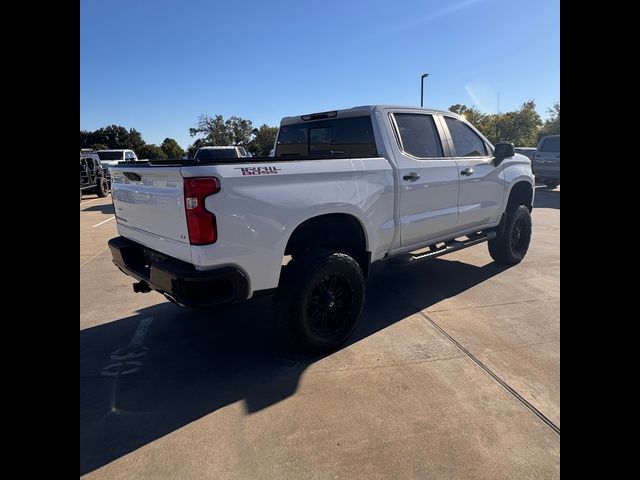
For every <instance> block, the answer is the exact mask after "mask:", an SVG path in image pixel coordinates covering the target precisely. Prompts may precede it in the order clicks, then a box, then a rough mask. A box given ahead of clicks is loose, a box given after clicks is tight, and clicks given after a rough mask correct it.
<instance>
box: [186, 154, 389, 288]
mask: <svg viewBox="0 0 640 480" xmlns="http://www.w3.org/2000/svg"><path fill="white" fill-rule="evenodd" d="M181 173H182V175H183V176H184V177H193V176H215V177H217V178H219V179H220V183H221V190H220V192H218V193H217V194H215V195H212V196H210V197H208V198H207V200H206V208H207V210H209V211H211V212H213V213H214V214H215V216H216V222H217V227H218V240H217V242H216V243H215V244H214V245H210V246H201V247H198V246H192V247H191V253H192V255H191V257H192V262H193V264H194V265H195V266H196V267H197V268H202V269H208V268H212V267H214V266H222V265H233V266H237V267H240V268H241V269H242V270H244V271H245V272H246V273H247V274H248V277H249V279H250V291H251V292H252V293H253V292H254V291H256V290H264V289H269V288H275V287H277V285H278V280H279V276H280V269H281V265H282V260H283V256H284V251H285V247H286V245H287V242H288V240H289V238H290V237H291V234H292V233H293V231H294V230H295V228H296V227H298V226H299V225H300V224H301V223H303V222H304V221H306V220H308V219H310V218H313V217H316V216H319V215H324V214H330V213H345V214H349V215H352V216H354V217H355V218H357V219H358V221H359V222H360V224H361V226H362V227H363V229H364V232H365V236H366V239H367V249H368V250H369V251H371V252H372V260H376V259H378V258H381V257H382V256H383V255H384V253H385V252H386V250H387V249H388V247H389V245H390V244H391V241H392V239H393V233H394V221H393V209H394V203H393V202H394V198H393V195H394V189H393V172H392V169H391V165H390V164H389V162H388V161H387V160H386V159H385V158H384V157H378V158H364V159H327V160H306V161H305V160H302V161H274V162H260V163H253V164H251V163H243V164H227V165H224V164H222V165H211V166H204V165H203V166H197V167H183V168H182V170H181Z"/></svg>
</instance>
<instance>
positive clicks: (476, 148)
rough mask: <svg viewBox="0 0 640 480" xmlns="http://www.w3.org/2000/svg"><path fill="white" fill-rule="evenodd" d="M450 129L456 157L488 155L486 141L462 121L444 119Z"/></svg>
mask: <svg viewBox="0 0 640 480" xmlns="http://www.w3.org/2000/svg"><path fill="white" fill-rule="evenodd" d="M444 121H445V122H446V123H447V127H449V133H450V134H451V140H453V148H454V149H455V151H456V152H455V156H456V157H482V156H485V155H486V154H487V150H486V147H485V144H484V141H483V140H482V139H481V138H480V137H479V136H478V134H477V133H476V132H474V131H473V130H471V129H470V128H469V127H468V126H467V125H465V124H464V123H462V122H461V121H460V120H456V119H455V118H451V117H444Z"/></svg>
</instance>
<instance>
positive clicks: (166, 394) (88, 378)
mask: <svg viewBox="0 0 640 480" xmlns="http://www.w3.org/2000/svg"><path fill="white" fill-rule="evenodd" d="M504 270H505V267H503V266H499V265H497V264H494V263H489V264H487V265H485V266H482V267H478V266H474V265H470V264H466V263H461V262H458V261H451V260H442V259H434V260H431V261H427V262H418V263H415V264H410V265H406V266H402V267H398V266H394V265H390V264H384V263H383V264H376V265H373V267H372V273H371V275H370V278H369V281H368V297H367V302H366V305H365V311H364V314H363V317H362V319H361V322H360V324H359V326H358V328H357V330H356V331H355V332H354V335H353V337H352V338H351V339H350V341H349V343H348V344H352V343H355V342H358V341H360V340H362V339H364V338H366V337H368V336H370V335H373V334H375V333H376V332H378V331H380V330H382V329H384V328H386V327H388V326H390V325H392V324H394V323H396V322H398V321H400V320H403V319H404V318H406V317H408V316H410V315H412V314H414V313H416V311H417V310H421V309H425V308H428V307H429V306H431V305H433V304H435V303H437V302H439V301H441V300H443V299H446V298H449V297H452V296H455V295H457V294H459V293H460V292H463V291H465V290H467V289H469V288H471V287H473V286H475V285H477V284H479V283H482V282H484V281H486V280H487V279H489V278H491V277H493V276H495V275H497V274H499V273H501V272H502V271H504ZM391 286H392V288H393V291H390V290H389V287H391ZM409 289H410V290H411V292H412V295H411V297H412V300H411V301H407V300H406V299H402V298H401V297H399V296H398V294H401V293H402V292H404V291H406V290H409ZM416 292H418V295H416ZM145 319H147V320H145ZM149 319H152V320H149ZM144 327H146V328H147V330H146V334H145V335H142V333H141V328H142V329H143V330H144ZM143 336H144V340H142V337H143ZM132 339H133V340H132ZM128 345H129V348H127V346H128ZM319 359H320V358H318V357H316V358H304V357H296V356H292V355H288V354H287V353H285V351H284V350H283V349H282V348H281V347H280V346H279V342H278V340H277V337H276V335H275V332H274V329H273V314H272V311H271V297H262V298H256V299H253V300H250V301H247V302H244V303H241V304H237V305H232V306H229V307H226V308H221V309H218V310H214V311H197V310H190V309H183V308H179V307H176V306H175V305H173V304H171V303H169V302H166V303H161V304H158V305H155V306H152V307H149V308H144V309H142V310H140V311H139V312H138V314H137V315H134V316H131V317H128V318H124V319H121V320H115V321H112V322H109V323H106V324H103V325H99V326H96V327H92V328H88V329H85V330H81V331H80V474H81V475H83V474H86V473H89V472H91V471H93V470H95V469H97V468H100V467H101V466H103V465H106V464H108V463H110V462H112V461H114V460H116V459H118V458H120V457H122V456H124V455H126V454H128V453H130V452H132V451H134V450H136V449H138V448H140V447H143V446H144V445H146V444H149V443H150V442H153V441H154V440H156V439H158V438H160V437H163V436H165V435H167V434H169V433H171V432H173V431H175V430H178V429H179V428H181V427H184V426H186V425H188V424H189V423H191V422H193V421H196V420H198V419H199V418H201V417H203V416H205V415H208V414H210V413H212V412H215V411H216V410H218V409H220V408H223V407H225V406H227V405H230V404H232V403H235V402H237V401H240V400H243V401H244V406H245V408H246V411H247V413H248V414H251V413H253V412H257V411H259V410H261V409H263V408H266V407H268V406H270V405H273V404H275V403H277V402H279V401H281V400H283V399H286V398H287V397H289V396H291V395H293V394H294V393H295V391H296V389H297V386H298V382H299V380H300V377H301V376H302V374H303V373H304V371H305V369H306V368H307V367H308V366H309V365H311V364H312V363H314V362H316V361H318V360H319Z"/></svg>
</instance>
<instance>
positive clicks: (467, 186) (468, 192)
mask: <svg viewBox="0 0 640 480" xmlns="http://www.w3.org/2000/svg"><path fill="white" fill-rule="evenodd" d="M440 119H442V120H443V123H444V127H446V130H447V131H446V133H447V138H448V140H449V147H450V151H451V156H452V157H451V158H452V159H454V160H455V161H456V164H457V166H458V171H457V173H458V176H459V177H458V178H459V180H460V187H459V193H458V225H457V230H459V231H463V230H467V229H470V228H474V227H482V226H486V225H488V224H491V223H495V222H498V221H499V220H500V215H501V213H502V212H501V208H502V204H503V201H504V200H503V199H504V191H505V187H504V182H502V181H501V180H500V177H499V174H500V170H501V169H500V168H496V166H495V165H494V162H493V155H492V152H491V150H490V147H489V145H487V143H486V142H485V141H484V140H483V139H482V138H481V137H480V135H478V133H477V132H475V131H474V130H473V129H472V128H471V127H470V126H469V125H468V124H466V123H465V122H462V121H460V120H458V119H457V118H454V117H449V116H442V117H440Z"/></svg>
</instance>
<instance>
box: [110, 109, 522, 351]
mask: <svg viewBox="0 0 640 480" xmlns="http://www.w3.org/2000/svg"><path fill="white" fill-rule="evenodd" d="M274 154H275V156H274V157H271V158H264V157H263V158H261V159H255V160H253V161H252V160H251V159H237V160H235V161H229V160H228V159H222V160H220V159H213V160H210V161H207V160H183V161H177V160H170V161H157V162H150V163H148V164H143V165H135V164H131V165H126V164H120V165H117V166H114V167H112V168H111V174H112V197H113V203H114V206H115V215H116V219H117V226H118V232H119V234H120V236H119V237H117V238H114V239H112V240H110V241H109V247H110V248H111V252H112V255H113V261H114V263H115V264H116V265H117V266H118V267H119V268H120V269H121V270H122V271H123V272H124V273H126V274H127V275H130V276H132V277H133V278H135V279H136V280H137V283H135V284H134V291H137V292H146V291H150V290H156V291H158V292H160V293H163V294H164V295H165V296H166V297H167V298H168V299H169V300H171V301H173V302H175V303H177V304H180V305H187V306H196V307H210V306H212V305H217V304H221V303H226V302H234V301H242V300H245V299H247V298H251V297H255V296H257V295H261V294H266V293H274V302H275V309H276V313H277V318H278V322H279V326H280V328H281V330H282V332H283V334H284V336H285V338H287V339H288V340H289V341H290V342H291V343H292V344H293V345H295V346H296V347H298V348H301V349H303V350H306V351H310V352H316V353H317V352H322V351H328V350H332V349H335V348H337V347H338V346H340V345H341V344H342V343H343V342H344V341H345V340H346V339H347V338H348V337H349V335H350V334H351V332H352V331H353V329H354V328H355V326H356V324H357V322H358V319H359V318H360V314H361V312H362V306H363V303H364V299H365V290H366V285H365V279H366V277H367V274H368V272H369V265H370V264H371V263H373V262H377V261H383V260H386V259H388V258H392V257H396V256H400V255H411V258H412V259H413V260H428V259H431V258H435V257H438V256H440V255H444V254H446V253H450V252H453V251H456V250H459V249H462V248H466V247H469V246H472V245H475V244H478V243H481V242H485V241H488V244H489V254H490V255H491V257H492V258H493V259H494V260H495V261H497V262H500V263H506V264H516V263H519V262H520V261H521V260H522V259H523V258H524V256H525V254H526V253H527V249H528V247H529V242H530V239H531V215H530V212H531V208H532V205H533V194H534V188H533V187H534V178H533V174H532V172H531V163H530V161H529V159H528V158H526V157H525V156H523V155H519V154H515V153H514V147H513V145H511V144H498V145H496V146H495V147H494V146H493V145H492V144H491V143H490V142H489V141H488V140H487V139H486V138H485V137H484V136H483V135H482V134H481V133H480V132H479V131H478V130H476V129H475V128H474V127H473V126H472V125H470V124H469V123H468V122H467V121H466V120H465V119H464V118H462V117H460V116H458V115H456V114H454V113H451V112H444V111H438V110H426V109H421V108H415V107H397V106H388V105H374V106H364V107H356V108H352V109H349V110H339V111H331V112H321V113H314V114H309V115H302V116H294V117H286V118H284V119H283V120H282V121H281V123H280V128H279V131H278V135H277V140H276V144H275V146H274ZM425 247H428V248H429V250H428V251H427V252H426V253H422V254H420V255H413V254H411V253H410V252H412V251H415V250H418V249H423V248H425ZM288 255H290V256H291V260H290V261H289V263H288V264H287V265H286V266H284V267H283V263H284V262H283V258H284V257H285V256H288Z"/></svg>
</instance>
